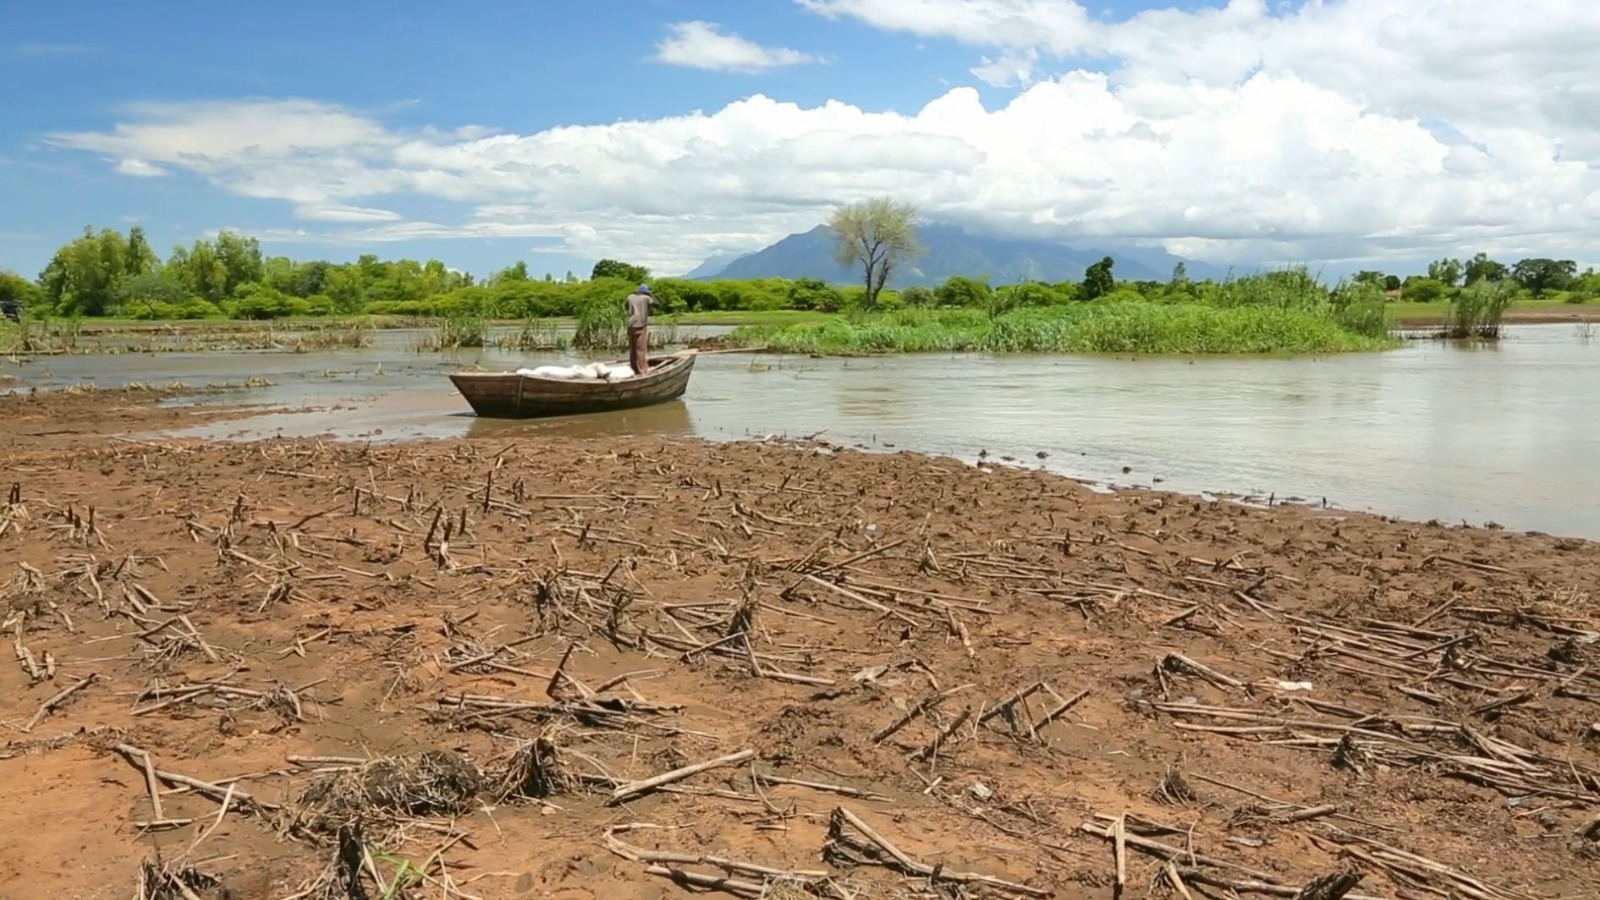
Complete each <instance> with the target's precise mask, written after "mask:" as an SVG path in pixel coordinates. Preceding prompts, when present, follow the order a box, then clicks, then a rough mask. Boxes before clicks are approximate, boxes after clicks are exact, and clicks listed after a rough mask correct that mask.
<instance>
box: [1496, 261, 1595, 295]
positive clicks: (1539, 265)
mask: <svg viewBox="0 0 1600 900" xmlns="http://www.w3.org/2000/svg"><path fill="white" fill-rule="evenodd" d="M1577 277H1578V264H1577V263H1576V262H1574V261H1572V260H1570V259H1524V260H1520V261H1519V262H1518V263H1517V264H1516V265H1514V266H1512V267H1511V278H1512V280H1513V281H1515V282H1516V283H1518V284H1520V285H1522V286H1523V287H1525V288H1527V289H1528V290H1529V291H1530V292H1531V293H1532V294H1533V296H1535V297H1543V296H1544V295H1545V293H1546V292H1548V291H1564V290H1566V289H1567V287H1568V286H1570V285H1571V284H1572V282H1573V280H1574V279H1576V278H1577Z"/></svg>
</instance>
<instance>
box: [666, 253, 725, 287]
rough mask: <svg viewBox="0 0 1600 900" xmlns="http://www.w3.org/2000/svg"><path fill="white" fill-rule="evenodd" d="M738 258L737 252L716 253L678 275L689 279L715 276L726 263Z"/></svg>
mask: <svg viewBox="0 0 1600 900" xmlns="http://www.w3.org/2000/svg"><path fill="white" fill-rule="evenodd" d="M738 258H739V254H737V253H718V254H716V255H715V256H709V257H706V261H705V262H703V263H701V264H700V265H698V266H695V267H694V268H693V269H690V270H689V271H688V272H686V273H685V274H683V275H680V276H678V277H679V278H687V279H689V280H691V281H693V280H695V279H703V278H715V277H716V276H717V273H718V272H721V271H722V270H723V269H725V268H727V267H728V263H731V262H733V261H734V260H736V259H738Z"/></svg>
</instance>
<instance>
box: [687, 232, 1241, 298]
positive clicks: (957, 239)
mask: <svg viewBox="0 0 1600 900" xmlns="http://www.w3.org/2000/svg"><path fill="white" fill-rule="evenodd" d="M917 236H918V237H919V238H920V239H921V241H922V244H923V246H925V247H927V249H928V252H927V253H926V254H925V255H923V256H922V257H921V258H920V259H918V260H916V261H915V263H914V264H913V265H912V266H909V267H907V268H905V269H903V270H901V271H899V272H895V273H894V274H893V275H892V276H891V277H890V279H889V286H891V287H896V288H904V287H910V286H912V285H925V286H933V285H937V284H942V283H943V282H944V281H945V280H946V279H948V278H950V277H951V276H952V275H966V276H968V277H970V278H982V277H985V276H987V278H988V279H989V283H990V284H995V285H999V284H1015V283H1018V282H1022V281H1046V282H1050V283H1052V284H1053V283H1058V282H1062V281H1079V280H1082V278H1083V273H1084V270H1085V269H1087V268H1088V267H1089V266H1090V265H1091V264H1093V263H1096V262H1099V261H1100V260H1101V259H1103V258H1104V257H1107V256H1109V257H1111V259H1112V260H1113V262H1114V267H1113V272H1114V273H1115V274H1116V277H1117V278H1118V279H1130V280H1152V281H1166V280H1167V279H1169V278H1171V277H1172V268H1173V266H1174V265H1176V264H1178V263H1179V262H1182V263H1184V265H1185V268H1186V269H1187V270H1188V273H1189V277H1190V278H1197V279H1199V278H1221V277H1223V276H1224V275H1226V274H1227V272H1226V270H1225V269H1223V268H1220V267H1217V266H1210V265H1206V264H1204V263H1197V262H1193V261H1190V260H1184V259H1182V258H1180V257H1177V256H1173V255H1171V254H1170V253H1165V252H1162V251H1160V250H1151V249H1148V248H1137V247H1124V246H1114V247H1110V248H1099V249H1079V248H1075V247H1068V246H1066V245H1064V244H1053V243H1049V242H1047V241H1031V240H1019V239H1015V238H999V237H988V236H983V235H977V234H972V233H969V232H968V231H967V230H966V229H964V228H962V227H960V226H956V225H924V226H922V227H920V228H918V229H917ZM835 246H836V244H835V241H834V235H833V231H832V230H831V229H830V228H828V226H826V225H818V226H817V227H816V228H813V229H811V230H810V231H807V232H803V233H801V234H791V235H789V236H788V237H786V238H784V239H783V240H781V241H778V242H777V243H775V244H773V245H771V246H770V247H766V248H764V249H761V250H757V251H755V252H754V253H746V254H744V255H743V256H733V257H730V256H729V255H726V254H724V255H720V256H713V257H712V258H710V259H708V260H706V261H705V262H703V263H701V264H700V265H698V266H696V267H695V268H694V269H693V270H692V271H690V272H689V273H688V274H686V275H684V276H683V277H685V278H689V279H694V280H698V281H710V280H713V279H718V278H730V279H745V278H816V279H819V280H821V281H826V282H829V283H830V284H855V283H856V282H857V281H860V280H861V279H862V271H861V269H860V268H859V267H855V266H840V265H839V263H838V261H837V259H836V258H835V256H834V248H835Z"/></svg>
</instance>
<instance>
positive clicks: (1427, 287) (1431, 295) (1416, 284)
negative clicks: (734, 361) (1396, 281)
mask: <svg viewBox="0 0 1600 900" xmlns="http://www.w3.org/2000/svg"><path fill="white" fill-rule="evenodd" d="M1430 268H1431V267H1430ZM1400 290H1401V296H1403V297H1404V298H1405V300H1406V302H1408V303H1437V302H1438V301H1440V300H1445V299H1448V298H1449V296H1450V285H1447V284H1445V283H1444V282H1443V281H1441V280H1439V279H1437V278H1418V277H1416V276H1415V275H1413V276H1411V277H1410V278H1407V279H1406V280H1405V284H1403V285H1401V286H1400Z"/></svg>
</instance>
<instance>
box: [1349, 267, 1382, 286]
mask: <svg viewBox="0 0 1600 900" xmlns="http://www.w3.org/2000/svg"><path fill="white" fill-rule="evenodd" d="M1350 280H1351V281H1353V282H1355V283H1356V284H1370V285H1372V286H1373V287H1375V288H1382V287H1383V281H1384V274H1383V273H1382V272H1379V271H1377V270H1375V269H1362V270H1361V271H1359V272H1357V273H1356V274H1354V275H1352V276H1351V277H1350Z"/></svg>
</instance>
